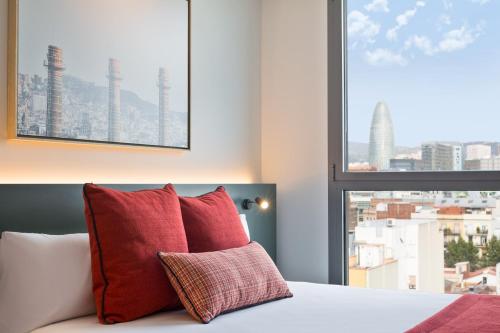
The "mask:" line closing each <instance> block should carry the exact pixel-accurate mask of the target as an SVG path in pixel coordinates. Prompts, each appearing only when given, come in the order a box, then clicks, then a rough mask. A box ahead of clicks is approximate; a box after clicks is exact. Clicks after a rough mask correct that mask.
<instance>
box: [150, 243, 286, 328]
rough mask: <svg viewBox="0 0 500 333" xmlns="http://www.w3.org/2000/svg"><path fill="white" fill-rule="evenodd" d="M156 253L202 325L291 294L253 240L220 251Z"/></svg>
mask: <svg viewBox="0 0 500 333" xmlns="http://www.w3.org/2000/svg"><path fill="white" fill-rule="evenodd" d="M158 256H159V258H160V260H161V262H162V263H163V267H164V268H165V271H166V273H167V276H168V278H169V280H170V282H171V284H172V286H173V287H174V289H175V291H176V292H177V295H179V298H180V300H181V302H182V304H183V305H184V307H185V308H186V310H187V311H188V312H189V314H190V315H191V316H192V317H193V318H195V319H197V320H199V321H201V322H203V323H205V324H208V323H209V322H210V321H211V320H212V319H214V318H215V317H217V316H218V315H220V314H224V313H227V312H232V311H235V310H238V309H242V308H246V307H249V306H253V305H258V304H262V303H266V302H270V301H274V300H278V299H282V298H287V297H292V296H293V295H292V293H291V292H290V290H289V289H288V286H287V284H286V282H285V280H284V279H283V277H282V276H281V274H280V272H279V271H278V269H277V268H276V265H275V264H274V263H273V261H272V259H271V258H270V257H269V255H268V254H267V253H266V250H264V248H263V247H262V246H260V244H258V243H256V242H252V243H250V244H248V245H246V246H243V247H240V248H235V249H229V250H223V251H216V252H205V253H162V252H159V253H158Z"/></svg>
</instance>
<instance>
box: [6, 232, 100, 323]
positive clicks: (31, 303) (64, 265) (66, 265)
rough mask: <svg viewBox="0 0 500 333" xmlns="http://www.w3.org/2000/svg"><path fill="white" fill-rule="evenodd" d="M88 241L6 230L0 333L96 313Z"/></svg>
mask: <svg viewBox="0 0 500 333" xmlns="http://www.w3.org/2000/svg"><path fill="white" fill-rule="evenodd" d="M90 272H91V270H90V249H89V237H88V235H87V234H74V235H64V236H53V235H42V234H24V233H14V232H4V233H3V234H2V238H1V239H0V332H2V333H24V332H28V331H31V330H33V329H35V328H38V327H41V326H44V325H48V324H51V323H54V322H58V321H62V320H66V319H70V318H75V317H80V316H85V315H89V314H93V313H95V312H96V310H95V305H94V299H93V295H92V278H91V273H90Z"/></svg>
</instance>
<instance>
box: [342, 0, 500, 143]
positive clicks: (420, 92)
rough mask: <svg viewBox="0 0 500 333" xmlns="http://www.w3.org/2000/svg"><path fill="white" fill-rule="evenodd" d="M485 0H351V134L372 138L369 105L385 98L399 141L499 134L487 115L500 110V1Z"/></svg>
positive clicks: (485, 137)
mask: <svg viewBox="0 0 500 333" xmlns="http://www.w3.org/2000/svg"><path fill="white" fill-rule="evenodd" d="M481 3H483V4H481ZM481 3H480V2H474V1H472V0H463V1H452V0H447V1H394V0H392V1H391V0H377V1H372V0H352V1H348V2H347V5H348V7H347V29H348V33H347V64H348V67H347V73H346V74H347V95H348V100H347V118H348V119H347V120H348V133H349V141H351V142H369V133H368V132H367V130H366V129H367V128H369V127H370V119H371V111H372V110H373V106H374V105H375V104H376V103H377V102H379V101H381V100H384V101H385V102H387V104H388V105H389V107H390V109H391V113H392V120H393V123H394V136H395V141H396V143H397V144H398V145H400V146H405V147H416V146H419V145H420V144H422V143H423V142H428V141H441V142H443V141H461V142H472V141H495V142H496V141H500V138H499V136H498V134H497V132H496V128H495V125H494V122H491V121H488V120H489V119H494V116H495V115H496V113H497V112H498V110H500V101H499V100H498V98H497V95H498V91H500V80H498V78H499V77H500V60H499V59H500V48H498V47H497V45H498V44H497V43H496V37H495V35H496V31H499V30H500V22H499V21H498V20H496V19H495V18H494V13H495V12H498V11H500V2H498V1H484V2H481ZM473 117H474V119H482V120H483V121H480V122H477V121H472V119H473ZM451 121H452V124H453V126H449V124H450V122H451Z"/></svg>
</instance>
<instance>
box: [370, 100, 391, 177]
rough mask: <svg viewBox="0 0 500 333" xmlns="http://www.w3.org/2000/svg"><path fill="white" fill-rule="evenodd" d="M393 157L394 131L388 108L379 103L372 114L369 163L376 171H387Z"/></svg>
mask: <svg viewBox="0 0 500 333" xmlns="http://www.w3.org/2000/svg"><path fill="white" fill-rule="evenodd" d="M393 156H394V130H393V127H392V119H391V113H390V111H389V108H388V107H387V105H386V104H385V103H384V102H379V103H378V104H377V106H376V107H375V111H374V112H373V118H372V124H371V128H370V147H369V163H370V166H372V167H375V168H377V170H379V171H380V170H388V169H389V168H390V160H391V158H392V157H393Z"/></svg>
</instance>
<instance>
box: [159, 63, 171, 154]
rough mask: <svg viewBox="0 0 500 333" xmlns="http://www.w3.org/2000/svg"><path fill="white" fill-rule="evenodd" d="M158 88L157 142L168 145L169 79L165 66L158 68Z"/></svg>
mask: <svg viewBox="0 0 500 333" xmlns="http://www.w3.org/2000/svg"><path fill="white" fill-rule="evenodd" d="M158 88H159V90H160V95H159V96H160V101H159V104H158V105H159V124H158V126H159V128H158V130H159V132H158V144H159V145H160V146H168V143H167V132H168V129H167V125H168V113H169V112H170V92H169V91H170V80H169V76H168V72H167V70H166V69H165V68H160V70H159V73H158Z"/></svg>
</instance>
